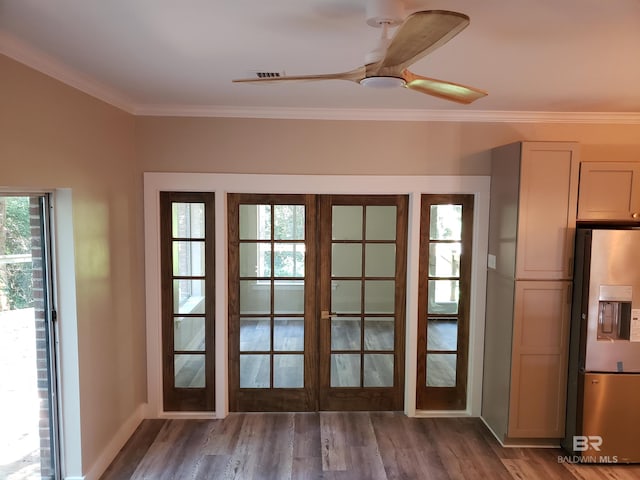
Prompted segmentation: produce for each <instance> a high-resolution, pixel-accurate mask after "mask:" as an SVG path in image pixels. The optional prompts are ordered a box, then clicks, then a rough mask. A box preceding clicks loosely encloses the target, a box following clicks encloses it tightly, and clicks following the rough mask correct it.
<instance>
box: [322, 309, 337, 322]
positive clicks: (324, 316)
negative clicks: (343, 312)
mask: <svg viewBox="0 0 640 480" xmlns="http://www.w3.org/2000/svg"><path fill="white" fill-rule="evenodd" d="M337 317H338V316H337V315H331V313H329V310H322V311H321V312H320V319H322V320H331V319H332V318H337Z"/></svg>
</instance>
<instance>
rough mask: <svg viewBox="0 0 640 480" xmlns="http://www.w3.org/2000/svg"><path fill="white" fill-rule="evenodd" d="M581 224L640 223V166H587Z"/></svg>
mask: <svg viewBox="0 0 640 480" xmlns="http://www.w3.org/2000/svg"><path fill="white" fill-rule="evenodd" d="M579 195H580V196H579V201H578V220H616V221H640V162H583V163H582V165H581V166H580V190H579Z"/></svg>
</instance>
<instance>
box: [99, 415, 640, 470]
mask: <svg viewBox="0 0 640 480" xmlns="http://www.w3.org/2000/svg"><path fill="white" fill-rule="evenodd" d="M564 455H566V454H565V452H563V451H562V450H559V449H542V448H541V449H528V448H527V449H525V448H506V449H505V448H502V447H500V445H499V444H498V442H497V441H496V440H495V438H493V436H492V435H491V433H490V432H489V431H488V430H487V429H486V427H485V426H484V424H483V423H482V422H481V420H479V419H477V418H437V419H434V418H429V419H425V418H423V419H418V418H408V417H406V416H404V415H403V414H402V413H398V412H375V413H367V412H337V413H336V412H321V413H247V414H243V413H236V414H231V415H229V416H228V417H227V418H225V419H224V420H145V421H143V422H142V424H141V425H140V426H139V427H138V429H137V430H136V432H135V433H134V435H133V436H132V437H131V439H130V440H129V442H128V443H127V444H126V445H125V447H124V448H123V449H122V451H121V452H120V453H119V454H118V456H117V457H116V459H115V460H114V461H113V463H112V464H111V466H110V467H109V469H108V470H107V471H106V472H105V474H104V475H103V476H102V477H101V478H102V479H103V480H113V479H129V478H131V479H154V480H156V479H216V480H217V479H273V480H283V479H293V480H298V479H328V480H369V479H372V480H373V479H421V480H422V479H436V480H445V479H456V480H457V479H474V480H475V479H486V480H499V479H505V480H507V479H524V480H529V479H533V480H536V479H543V480H555V479H559V480H560V479H567V480H571V479H580V480H599V479H602V478H607V479H609V480H615V479H617V480H632V479H637V478H640V466H635V465H572V464H567V463H562V462H560V461H559V460H558V458H559V457H562V456H564Z"/></svg>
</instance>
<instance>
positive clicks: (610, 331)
mask: <svg viewBox="0 0 640 480" xmlns="http://www.w3.org/2000/svg"><path fill="white" fill-rule="evenodd" d="M630 329H631V302H611V301H602V300H601V301H600V303H599V306H598V340H629V332H630Z"/></svg>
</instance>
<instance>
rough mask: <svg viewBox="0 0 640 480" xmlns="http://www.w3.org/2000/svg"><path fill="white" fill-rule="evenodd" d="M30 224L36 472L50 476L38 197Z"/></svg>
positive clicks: (31, 208) (31, 205)
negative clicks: (36, 401) (37, 412)
mask: <svg viewBox="0 0 640 480" xmlns="http://www.w3.org/2000/svg"><path fill="white" fill-rule="evenodd" d="M29 217H30V223H31V255H32V261H33V266H32V271H33V276H32V279H33V280H32V282H33V310H34V318H35V331H36V362H37V369H38V397H39V400H40V423H39V425H40V426H39V434H40V475H41V478H43V479H44V478H52V477H53V469H52V468H51V467H52V465H51V460H52V458H51V433H50V429H49V417H50V416H49V360H48V358H49V356H48V354H47V330H46V323H45V291H44V278H43V269H42V259H43V255H42V240H41V238H42V231H41V225H40V223H41V221H40V206H39V200H38V197H36V196H33V197H31V198H30V201H29Z"/></svg>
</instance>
